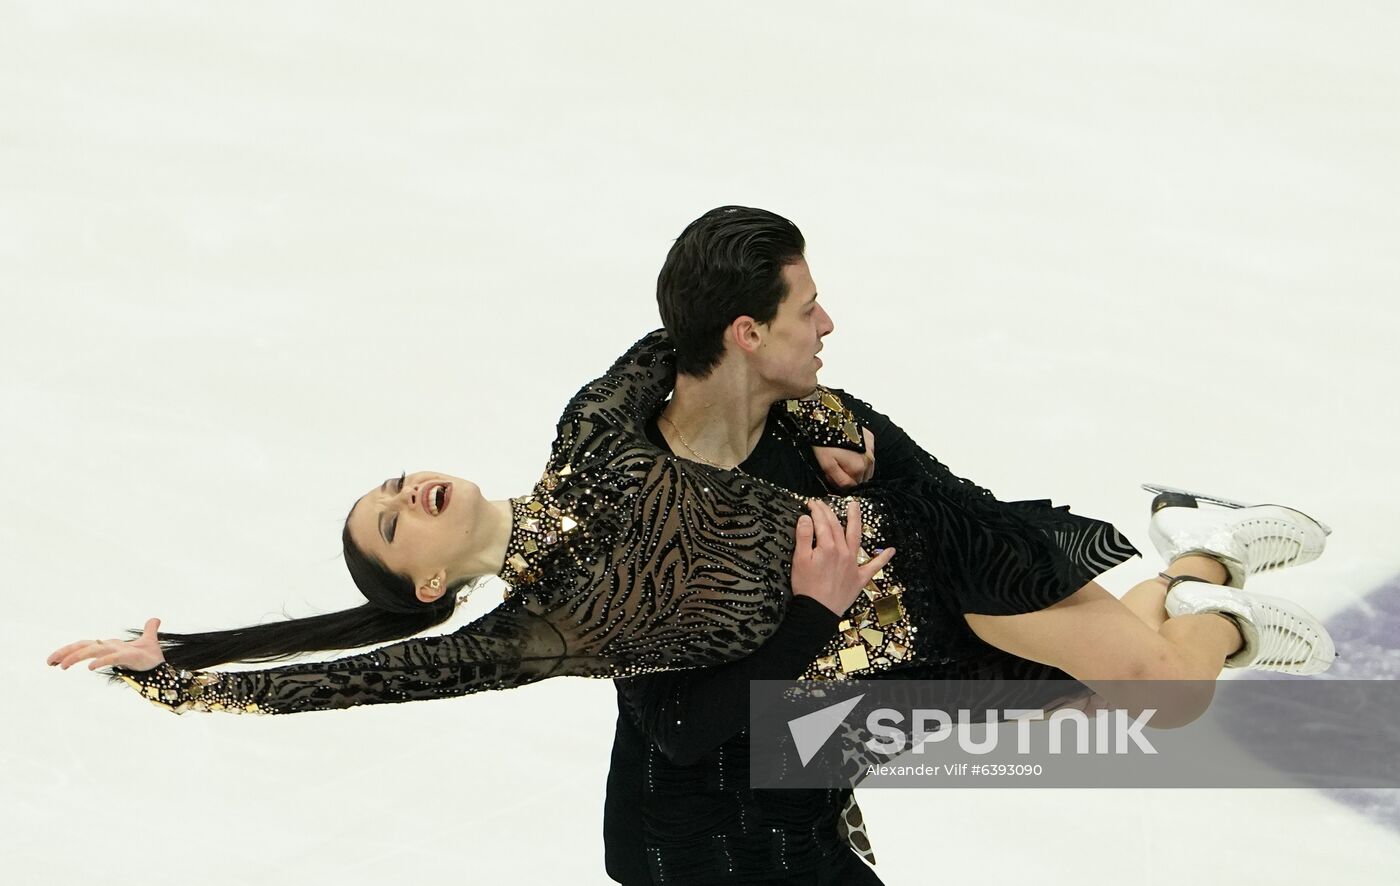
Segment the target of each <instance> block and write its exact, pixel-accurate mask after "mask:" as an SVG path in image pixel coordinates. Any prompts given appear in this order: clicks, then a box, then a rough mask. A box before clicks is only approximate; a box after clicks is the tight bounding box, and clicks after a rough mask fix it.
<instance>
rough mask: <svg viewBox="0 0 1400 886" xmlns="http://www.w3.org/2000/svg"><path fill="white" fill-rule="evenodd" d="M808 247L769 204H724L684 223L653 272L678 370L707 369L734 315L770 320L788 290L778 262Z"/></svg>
mask: <svg viewBox="0 0 1400 886" xmlns="http://www.w3.org/2000/svg"><path fill="white" fill-rule="evenodd" d="M806 247H807V243H806V241H805V240H803V238H802V232H801V231H799V230H798V229H797V225H795V224H793V223H792V222H790V221H788V220H787V219H785V218H783V217H782V216H781V215H778V214H776V213H773V212H769V211H767V210H766V209H752V208H750V207H748V206H721V207H719V208H718V209H711V210H710V211H709V212H707V213H705V214H704V215H702V216H700V217H699V218H697V219H696V220H695V221H693V222H691V223H690V224H689V225H686V228H685V230H684V231H681V235H680V236H679V237H677V238H676V242H675V243H674V244H672V245H671V251H670V252H669V253H667V254H666V263H665V264H663V265H662V266H661V274H660V275H659V276H658V277H657V279H656V304H657V307H659V308H660V309H661V322H662V324H664V325H665V327H666V331H667V332H668V333H670V336H671V341H672V342H673V343H674V344H675V347H676V371H677V372H681V373H685V374H686V375H694V376H699V377H700V378H704V377H705V376H707V375H709V374H710V371H711V370H713V369H714V368H715V367H716V366H717V365H719V361H720V357H722V356H723V355H724V330H725V328H726V327H728V326H729V324H730V323H733V322H734V320H735V319H736V318H738V317H743V316H749V317H752V318H754V319H755V320H757V321H758V322H760V323H768V322H770V321H771V320H772V319H773V317H774V316H775V315H776V314H777V313H778V305H779V304H780V303H782V300H783V299H784V298H786V297H787V294H788V292H787V289H788V288H787V283H786V282H785V281H784V280H783V278H782V272H783V267H784V266H786V265H789V264H792V263H793V262H795V261H797V260H798V259H800V258H802V253H803V251H804V250H805V249H806Z"/></svg>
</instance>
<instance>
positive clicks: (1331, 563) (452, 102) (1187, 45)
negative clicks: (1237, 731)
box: [0, 0, 1400, 886]
mask: <svg viewBox="0 0 1400 886" xmlns="http://www.w3.org/2000/svg"><path fill="white" fill-rule="evenodd" d="M1398 159H1400V7H1397V6H1396V5H1394V4H1390V3H1384V2H1340V3H1332V4H1321V3H1307V2H1290V3H1278V2H1263V0H1260V2H1172V3H1166V2H1151V3H1144V2H1134V3H1112V2H1079V3H1070V2H1059V3H1037V2H1022V3H975V4H974V3H967V2H964V3H949V2H939V3H934V2H928V3H916V2H910V3H892V2H891V3H869V4H856V3H849V2H847V3H837V2H820V3H816V2H804V3H797V2H781V3H778V2H763V3H739V2H713V0H712V2H708V3H703V4H702V3H685V4H681V3H648V2H627V3H611V2H603V3H566V2H556V3H539V2H514V3H504V2H493V3H485V2H472V3H465V2H462V3H431V4H430V3H418V4H412V5H411V6H410V5H409V4H387V3H378V4H374V3H353V4H351V3H296V4H283V3H240V4H191V3H174V2H167V3H154V2H148V3H140V4H107V3H77V2H53V0H27V2H25V0H0V306H2V307H3V310H2V311H0V322H3V344H0V440H3V442H0V489H3V493H0V555H2V556H0V564H2V565H3V570H4V572H3V579H0V581H2V582H3V587H4V591H5V593H4V599H5V604H4V606H5V614H4V617H3V619H0V624H3V627H0V655H2V656H3V658H0V664H2V665H3V671H2V673H3V679H4V696H5V707H4V712H3V714H0V717H3V727H0V766H2V767H3V768H2V769H0V771H2V772H3V779H4V790H3V795H2V796H0V849H3V857H2V858H0V880H3V881H4V882H5V883H7V884H22V886H28V884H82V886H94V884H102V886H105V884H119V886H124V884H140V886H164V884H185V883H191V882H200V883H204V884H208V886H233V884H239V886H243V884H250V883H251V884H262V886H280V884H298V886H304V884H335V886H351V884H374V886H382V884H392V883H472V884H475V883H521V884H566V883H567V884H585V886H590V884H606V883H608V882H609V881H608V879H607V877H606V876H605V875H604V873H603V863H602V840H601V818H602V815H601V812H602V797H603V781H604V776H605V773H606V771H607V762H608V750H609V747H610V743H611V739H612V726H613V719H614V716H615V705H614V693H613V689H612V686H611V685H610V684H609V683H607V682H604V681H588V680H582V679H563V680H555V681H549V682H546V683H544V684H540V685H536V686H533V687H529V688H526V689H523V690H518V691H512V692H505V693H498V694H485V695H478V696H473V697H470V698H465V699H457V700H451V701H442V702H435V703H430V704H410V705H395V706H376V707H366V708H359V709H354V710H350V711H341V712H335V713H320V714H308V715H304V716H291V717H261V718H259V717H232V716H213V715H195V714H191V715H187V716H184V717H174V716H171V715H169V714H166V713H162V712H160V711H158V710H156V709H155V708H154V707H152V706H151V705H149V704H147V703H145V702H143V701H141V700H140V699H138V698H137V697H136V696H135V695H133V694H132V693H131V692H129V691H128V690H126V689H124V688H118V687H112V686H108V685H107V684H106V683H105V681H104V680H102V679H101V678H99V677H97V676H95V675H92V674H90V673H88V672H87V671H86V670H84V669H82V668H75V669H73V670H70V671H67V672H60V671H58V670H56V669H49V668H46V667H45V666H44V658H45V656H46V655H47V654H48V653H49V651H51V650H52V649H54V648H55V647H57V646H59V645H61V644H63V643H66V642H69V641H71V640H75V639H78V638H82V637H88V636H103V637H114V636H117V635H118V633H119V632H120V631H121V630H122V629H124V628H127V627H139V626H140V624H141V623H142V622H143V621H144V620H145V619H146V618H148V617H150V616H159V617H160V618H162V619H163V620H164V627H165V628H167V629H169V630H177V631H178V630H203V629H214V628H223V627H233V626H239V625H243V624H247V623H253V622H258V621H260V620H264V619H270V618H280V617H282V614H283V613H284V612H285V613H287V614H289V615H294V616H301V615H309V614H313V613H318V612H323V611H329V610H333V609H342V608H348V607H350V606H353V605H357V602H358V594H357V593H356V591H355V590H354V588H353V586H352V585H351V584H350V582H349V579H348V576H347V575H346V573H345V567H344V565H343V564H342V563H341V560H340V554H339V544H340V539H339V533H340V527H341V522H342V520H343V519H344V516H345V513H346V511H347V510H348V509H349V507H350V505H351V503H352V502H353V501H354V499H355V498H356V496H358V495H359V494H361V493H362V492H364V491H365V490H367V489H368V488H370V487H371V486H374V485H377V484H378V483H379V482H381V481H382V480H383V479H384V478H385V477H387V476H390V475H397V474H398V472H399V471H400V470H402V469H405V468H406V469H408V470H415V469H427V470H441V471H445V472H448V473H453V474H457V475H461V476H466V477H469V478H472V479H474V480H476V481H477V482H479V483H480V484H481V486H482V487H483V489H484V491H485V492H486V494H487V495H488V496H489V497H495V498H501V497H506V496H509V495H517V494H522V493H524V492H525V491H527V490H528V488H529V487H530V485H531V484H532V483H533V482H534V480H535V479H536V478H537V476H538V473H539V469H540V467H541V466H542V465H543V463H544V459H545V456H546V454H547V448H548V444H549V442H550V439H551V434H552V429H553V421H554V418H555V416H556V415H557V413H558V411H559V409H560V407H561V406H562V405H563V404H564V402H565V401H566V400H567V398H568V397H569V395H570V394H572V393H573V391H574V390H575V389H576V388H577V387H578V385H579V384H581V383H582V382H583V381H585V380H586V379H588V378H589V377H591V376H593V375H596V374H597V373H599V372H600V371H602V370H603V369H604V368H606V366H607V365H608V364H609V362H610V361H611V360H612V359H613V358H614V357H615V356H616V355H618V354H619V353H621V352H622V351H623V349H624V348H625V347H626V346H627V345H628V344H629V343H631V342H632V341H633V340H634V339H635V338H637V337H638V336H639V335H640V334H642V333H643V332H645V331H647V330H649V329H651V328H653V327H655V326H657V325H658V322H657V317H656V310H655V303H654V300H653V294H654V286H655V275H656V272H657V270H658V268H659V267H660V265H661V261H662V259H663V257H664V255H665V252H666V250H667V248H668V246H669V243H670V241H671V239H672V238H674V237H675V236H676V234H678V233H679V232H680V230H681V228H682V227H683V226H684V225H685V224H686V222H688V221H689V220H690V219H692V218H694V217H695V216H697V215H699V214H700V213H702V212H703V211H705V210H706V209H709V208H711V207H713V206H717V205H720V204H724V203H743V204H748V205H755V206H763V207H767V208H770V209H774V210H776V211H778V212H781V213H783V214H784V215H786V216H788V217H789V218H791V219H793V220H794V221H796V222H797V223H798V224H799V225H800V226H801V227H802V229H803V231H804V233H805V234H806V236H807V240H808V244H809V252H808V258H809V261H810V263H811V267H812V271H813V275H814V277H815V279H816V281H817V285H818V287H819V289H820V291H821V293H822V300H823V302H824V304H825V305H826V306H827V308H828V310H829V311H830V312H831V314H832V316H833V318H834V320H835V323H836V327H837V328H836V332H835V334H834V335H832V336H831V337H830V338H829V339H828V340H827V345H826V350H825V351H824V352H823V355H822V356H823V359H824V360H825V362H826V368H825V369H824V370H823V379H824V380H826V381H828V382H829V383H831V384H835V385H840V386H842V387H845V388H848V389H849V390H851V391H852V392H855V393H858V394H860V395H862V396H863V397H865V398H866V399H869V400H871V401H872V402H874V403H875V405H876V406H877V407H879V408H881V409H883V410H884V411H886V412H888V413H889V414H890V415H892V416H893V417H894V418H895V419H896V421H898V422H900V423H901V424H902V425H903V426H904V427H905V428H906V429H907V430H908V431H909V432H910V433H911V434H912V435H913V436H914V437H915V439H917V440H918V441H920V443H922V444H923V445H924V446H925V448H927V449H929V450H930V451H932V452H933V453H935V454H936V455H937V456H938V457H939V458H940V459H942V460H943V461H944V462H945V463H947V464H948V465H950V466H951V467H952V468H953V469H954V470H955V471H956V472H958V473H960V474H962V475H964V476H968V477H971V478H973V479H975V480H977V481H978V482H979V483H981V484H982V485H984V486H987V487H989V488H991V489H992V490H993V491H994V492H996V493H997V494H998V496H999V497H1001V498H1004V499H1020V498H1040V497H1053V498H1054V499H1055V500H1056V501H1057V502H1058V503H1067V504H1072V505H1073V506H1074V509H1075V511H1076V512H1078V513H1083V514H1088V515H1092V516H1097V517H1101V518H1104V519H1108V520H1111V521H1113V522H1114V523H1116V524H1117V525H1118V526H1119V527H1121V528H1122V529H1123V530H1124V531H1125V532H1126V533H1127V534H1128V535H1129V536H1130V537H1131V538H1132V540H1133V541H1134V542H1135V543H1136V544H1137V545H1138V546H1139V547H1140V548H1142V549H1143V550H1144V551H1148V552H1150V551H1151V545H1150V543H1149V542H1148V540H1147V537H1146V525H1147V520H1146V517H1147V504H1148V496H1146V495H1145V494H1143V493H1141V492H1139V491H1138V490H1137V484H1138V483H1139V482H1142V481H1154V482H1162V483H1169V484H1174V485H1187V486H1191V487H1193V488H1201V489H1205V490H1207V491H1211V492H1216V493H1219V494H1224V495H1229V496H1235V497H1240V498H1246V499H1266V500H1275V499H1278V500H1285V501H1287V502H1288V503H1290V504H1295V505H1297V506H1299V507H1302V508H1303V509H1305V510H1307V511H1309V512H1311V513H1315V514H1317V515H1318V516H1320V517H1321V518H1323V519H1324V520H1326V521H1327V522H1329V523H1330V524H1331V525H1332V526H1333V527H1334V529H1335V533H1334V535H1333V536H1332V539H1331V542H1330V547H1329V551H1328V553H1327V555H1326V556H1325V557H1324V558H1323V559H1322V560H1320V561H1319V562H1317V563H1315V564H1312V565H1309V566H1306V567H1303V568H1301V569H1299V570H1297V571H1296V572H1293V573H1288V574H1283V575H1279V576H1268V577H1265V578H1264V580H1263V581H1261V582H1260V586H1261V587H1262V586H1263V585H1264V584H1265V582H1267V584H1268V586H1269V587H1270V588H1272V590H1273V591H1274V592H1278V593H1282V594H1287V595H1294V596H1296V597H1297V598H1299V599H1302V600H1304V601H1305V602H1306V604H1307V605H1309V606H1310V607H1311V608H1313V609H1314V610H1315V611H1316V612H1317V613H1318V614H1319V615H1321V616H1324V617H1332V616H1335V615H1338V614H1340V613H1342V612H1343V611H1344V610H1348V609H1350V608H1352V607H1356V606H1358V605H1361V606H1365V605H1368V604H1366V603H1364V602H1363V601H1364V600H1365V598H1366V595H1367V594H1371V593H1373V592H1376V591H1377V590H1378V589H1380V588H1382V587H1383V586H1385V585H1386V584H1387V582H1389V581H1390V580H1391V579H1392V578H1393V577H1394V576H1396V574H1397V573H1400V546H1397V544H1396V541H1395V539H1396V537H1397V532H1400V499H1398V498H1397V494H1396V493H1397V491H1398V490H1400V482H1397V481H1398V480H1400V469H1398V468H1397V460H1396V442H1395V439H1396V436H1397V432H1400V408H1398V407H1397V393H1396V392H1397V383H1400V360H1397V357H1396V356H1395V348H1396V342H1397V338H1398V336H1397V331H1398V330H1400V306H1397V298H1400V291H1398V290H1400V285H1398V284H1400V171H1397V165H1398V163H1397V161H1398ZM1154 565H1155V560H1151V559H1150V560H1147V561H1141V560H1139V561H1133V562H1132V563H1130V564H1127V565H1125V566H1122V567H1120V568H1119V569H1117V570H1115V571H1114V572H1112V573H1110V574H1109V575H1108V576H1107V578H1106V579H1105V583H1106V584H1107V585H1108V586H1110V587H1111V588H1112V589H1113V590H1115V591H1117V592H1122V591H1125V590H1126V589H1127V588H1128V587H1130V586H1131V585H1132V584H1133V583H1134V582H1135V581H1137V580H1139V579H1141V578H1143V577H1145V576H1147V575H1148V574H1149V573H1151V572H1153V571H1155V568H1154ZM495 591H496V589H495V588H492V589H490V590H488V591H485V592H482V593H481V594H479V595H478V597H477V599H476V600H474V601H473V604H472V609H473V611H474V612H476V611H480V609H481V608H482V607H483V606H484V605H485V602H486V598H487V597H490V596H492V594H493V593H495ZM1392 593H1395V591H1394V590H1392ZM1375 599H1377V595H1373V597H1372V600H1375ZM460 620H461V618H460V616H459V619H458V620H457V622H460ZM457 622H454V624H455V623H457ZM1398 626H1400V623H1398ZM1337 641H1338V645H1339V646H1340V647H1341V648H1342V650H1343V654H1344V655H1345V654H1346V652H1347V637H1346V636H1338V637H1337ZM1394 648H1395V644H1391V645H1390V646H1389V647H1387V649H1385V650H1382V651H1379V652H1375V653H1374V654H1375V655H1376V662H1375V663H1374V667H1373V668H1372V667H1370V666H1369V665H1368V664H1367V663H1365V662H1361V663H1357V662H1354V661H1351V660H1349V663H1351V664H1353V665H1355V666H1358V667H1360V668H1361V670H1362V671H1363V672H1367V673H1369V674H1370V675H1372V676H1376V675H1380V674H1381V673H1387V674H1390V675H1392V676H1393V675H1395V674H1396V673H1397V671H1396V670H1394V668H1395V664H1396V663H1395V657H1396V653H1395V651H1394ZM1386 656H1389V664H1388V665H1386V664H1383V662H1382V659H1383V658H1385V657H1386ZM1386 667H1389V668H1391V670H1388V671H1387V670H1385V668H1386ZM1368 668H1369V670H1368ZM862 805H863V807H864V809H865V811H866V814H867V818H868V819H869V822H870V831H871V836H872V839H873V841H874V843H875V849H876V852H877V854H878V856H879V859H880V864H879V867H878V871H879V873H880V874H881V875H882V876H883V877H884V879H885V882H886V883H888V884H891V886H903V884H912V883H921V882H950V883H951V882H957V883H974V882H975V883H1027V882H1034V883H1036V884H1045V886H1049V884H1073V886H1083V884H1099V883H1104V884H1108V883H1113V884H1120V883H1126V884H1134V886H1137V884H1179V883H1187V882H1189V883H1200V884H1255V883H1260V884H1303V883H1307V884H1312V883H1336V884H1345V886H1359V884H1393V883H1395V882H1398V881H1400V829H1397V827H1396V825H1395V824H1393V823H1391V824H1387V823H1386V822H1385V820H1384V816H1383V815H1382V814H1379V813H1377V812H1375V811H1374V810H1372V811H1371V812H1369V813H1368V812H1363V811H1357V809H1356V808H1355V807H1353V806H1350V805H1347V804H1344V803H1340V802H1338V801H1337V800H1335V799H1333V798H1331V797H1327V796H1324V795H1322V794H1319V793H1316V792H1309V791H1282V790H1279V791H1229V790H1193V791H1186V790H1181V791H1150V790H1119V791H1112V792H1093V791H1036V790H1018V791H992V790H987V791H973V790H957V791H954V790H950V791H942V792H938V791H928V790H925V791H866V792H864V793H863V795H862ZM1393 821H1394V819H1392V822H1393Z"/></svg>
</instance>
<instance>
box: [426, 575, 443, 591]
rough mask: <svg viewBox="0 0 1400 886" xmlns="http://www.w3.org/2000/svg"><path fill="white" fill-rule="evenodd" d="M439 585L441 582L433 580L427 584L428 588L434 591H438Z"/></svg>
mask: <svg viewBox="0 0 1400 886" xmlns="http://www.w3.org/2000/svg"><path fill="white" fill-rule="evenodd" d="M440 584H442V580H441V579H437V578H435V579H433V580H432V581H430V582H428V587H430V588H432V589H433V590H435V591H436V590H437V589H438V585H440Z"/></svg>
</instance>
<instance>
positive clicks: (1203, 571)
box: [1123, 554, 1226, 631]
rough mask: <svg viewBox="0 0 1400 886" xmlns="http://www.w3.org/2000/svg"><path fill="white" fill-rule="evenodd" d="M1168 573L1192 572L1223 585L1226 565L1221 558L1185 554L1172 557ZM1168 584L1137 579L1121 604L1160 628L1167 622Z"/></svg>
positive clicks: (1154, 627)
mask: <svg viewBox="0 0 1400 886" xmlns="http://www.w3.org/2000/svg"><path fill="white" fill-rule="evenodd" d="M1165 571H1166V574H1167V575H1170V576H1173V577H1175V576H1178V575H1193V576H1195V577H1196V578H1203V579H1205V580H1206V581H1208V582H1211V583H1212V584H1218V585H1219V584H1224V583H1225V579H1226V572H1225V567H1224V566H1222V565H1220V561H1218V560H1216V559H1214V558H1212V557H1207V556H1204V555H1201V554H1187V555H1186V556H1184V557H1178V558H1177V559H1175V560H1173V561H1172V562H1171V564H1170V565H1168V566H1167V568H1166V570H1165ZM1166 599H1167V583H1166V581H1165V580H1163V579H1161V578H1157V577H1154V578H1149V579H1148V580H1147V581H1144V582H1139V583H1138V584H1136V585H1134V586H1133V589H1132V590H1130V591H1128V593H1126V594H1124V595H1123V605H1124V606H1127V607H1128V608H1129V609H1131V610H1132V611H1133V613H1134V614H1135V615H1137V617H1138V618H1140V619H1142V620H1143V621H1145V622H1147V625H1148V627H1150V628H1152V629H1153V630H1154V631H1160V630H1161V629H1162V625H1163V624H1165V623H1166V621H1167V608H1166Z"/></svg>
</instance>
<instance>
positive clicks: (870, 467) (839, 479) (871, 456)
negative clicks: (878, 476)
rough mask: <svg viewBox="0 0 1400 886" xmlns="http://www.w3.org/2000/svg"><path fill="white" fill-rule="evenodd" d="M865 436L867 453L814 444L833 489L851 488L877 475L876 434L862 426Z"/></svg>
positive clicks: (814, 451)
mask: <svg viewBox="0 0 1400 886" xmlns="http://www.w3.org/2000/svg"><path fill="white" fill-rule="evenodd" d="M861 431H862V432H863V436H864V437H865V453H864V454H861V453H859V452H851V451H850V450H848V449H837V448H836V447H834V446H813V447H812V453H813V454H814V455H816V457H817V464H818V465H819V466H820V467H821V469H822V473H823V474H825V475H826V481H827V483H829V484H831V487H832V488H833V489H838V490H844V489H850V488H851V487H852V486H857V485H859V484H861V483H865V482H866V481H868V480H869V479H870V478H871V477H873V476H875V435H874V434H872V433H870V429H869V428H861Z"/></svg>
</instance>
